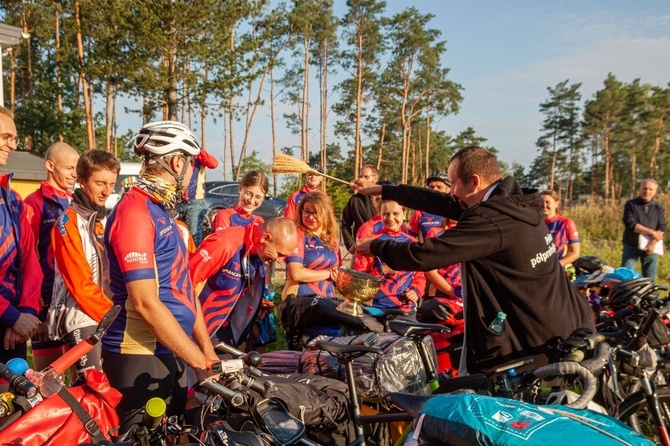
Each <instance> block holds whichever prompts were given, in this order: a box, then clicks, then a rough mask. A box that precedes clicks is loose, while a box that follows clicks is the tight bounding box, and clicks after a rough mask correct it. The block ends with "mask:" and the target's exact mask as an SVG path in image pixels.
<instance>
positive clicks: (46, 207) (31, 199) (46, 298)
mask: <svg viewBox="0 0 670 446" xmlns="http://www.w3.org/2000/svg"><path fill="white" fill-rule="evenodd" d="M71 199H72V194H71V193H70V192H69V191H67V192H66V191H61V190H58V189H56V188H54V187H53V186H52V185H50V184H49V183H47V182H46V181H42V183H41V184H40V187H39V189H37V190H36V191H35V192H33V193H32V194H30V195H28V196H27V197H26V199H25V200H24V201H23V203H24V205H25V206H28V207H30V208H31V209H32V212H30V213H29V218H28V223H29V224H30V228H31V229H32V231H33V236H34V237H35V239H36V240H37V254H38V256H39V260H40V268H41V269H42V275H43V276H44V279H43V281H42V304H43V305H44V309H43V312H44V311H46V309H48V308H49V304H50V303H51V294H52V291H53V285H54V253H53V249H52V248H51V229H52V228H53V227H54V224H55V223H56V220H57V219H58V217H59V216H60V215H61V214H62V213H63V212H64V211H65V210H66V209H67V208H68V207H69V206H70V200H71ZM43 316H46V315H45V314H44V315H43Z"/></svg>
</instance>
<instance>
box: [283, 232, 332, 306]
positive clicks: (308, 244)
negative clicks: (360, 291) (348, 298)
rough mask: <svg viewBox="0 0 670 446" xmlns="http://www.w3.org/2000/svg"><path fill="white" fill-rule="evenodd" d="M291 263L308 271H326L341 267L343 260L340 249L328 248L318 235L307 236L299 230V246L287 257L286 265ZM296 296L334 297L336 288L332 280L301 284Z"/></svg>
mask: <svg viewBox="0 0 670 446" xmlns="http://www.w3.org/2000/svg"><path fill="white" fill-rule="evenodd" d="M289 263H299V264H301V265H302V266H303V267H305V268H307V269H311V270H314V271H324V270H329V269H333V268H335V267H337V266H339V265H340V263H342V260H341V259H340V251H339V249H338V250H337V251H335V250H333V249H331V248H329V247H328V246H326V245H325V244H324V243H323V241H322V240H321V239H320V238H319V237H317V236H316V235H312V234H306V233H305V232H304V231H303V230H302V229H298V245H297V246H296V248H295V250H294V251H293V252H292V253H291V255H289V256H287V257H286V264H287V265H288V264H289ZM296 294H298V295H301V296H307V295H311V294H316V295H317V296H323V297H333V296H335V287H334V286H333V281H332V280H331V279H330V278H329V279H327V280H319V281H317V282H300V283H299V284H298V290H297V293H296Z"/></svg>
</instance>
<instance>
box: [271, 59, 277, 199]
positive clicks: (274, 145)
mask: <svg viewBox="0 0 670 446" xmlns="http://www.w3.org/2000/svg"><path fill="white" fill-rule="evenodd" d="M270 128H271V132H272V163H273V164H274V162H275V158H276V157H277V130H276V129H275V76H274V64H273V65H272V66H271V67H270ZM272 189H273V192H272V195H274V196H275V197H276V196H277V174H276V173H273V174H272Z"/></svg>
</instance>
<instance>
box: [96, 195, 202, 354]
mask: <svg viewBox="0 0 670 446" xmlns="http://www.w3.org/2000/svg"><path fill="white" fill-rule="evenodd" d="M105 251H106V253H107V258H108V259H109V268H110V288H111V290H112V294H113V302H114V305H120V306H121V313H120V314H119V315H118V316H117V318H116V319H115V320H114V322H113V323H112V325H111V326H110V327H109V329H107V332H106V333H105V336H104V337H103V339H102V348H103V350H107V351H110V352H113V353H122V354H136V355H153V354H167V353H170V350H168V349H167V348H166V347H165V346H163V345H162V344H161V343H160V342H158V340H157V339H156V338H155V336H154V335H153V334H151V332H150V331H149V329H148V328H147V326H146V324H145V323H144V321H143V320H142V318H141V317H140V315H139V313H137V311H136V310H135V309H134V306H133V302H132V301H131V300H129V299H128V292H127V291H126V284H127V283H130V282H133V281H137V280H147V279H150V280H155V281H156V286H157V288H158V298H159V299H160V301H161V303H163V305H165V306H166V307H167V309H168V310H170V313H172V314H173V315H174V317H175V319H176V320H177V322H178V323H179V325H180V326H181V328H182V329H183V330H184V332H185V333H186V334H187V335H189V336H190V335H191V334H192V333H193V326H194V324H195V318H196V303H195V294H194V290H193V287H192V285H191V279H190V275H189V271H188V252H187V249H186V245H185V244H184V240H183V238H182V237H181V234H180V230H179V229H178V227H177V223H176V222H175V221H174V218H172V217H171V215H170V214H169V213H168V212H167V211H166V209H165V207H164V206H163V205H162V204H160V203H159V202H157V201H156V199H155V198H154V197H152V196H151V195H149V194H148V193H146V192H145V191H143V190H142V189H140V188H138V187H137V186H133V187H132V188H131V189H130V190H129V191H128V192H126V193H125V194H124V195H123V197H122V198H121V201H120V202H119V204H117V205H116V207H115V208H114V210H113V211H112V213H111V214H110V215H109V217H108V218H107V225H106V228H105Z"/></svg>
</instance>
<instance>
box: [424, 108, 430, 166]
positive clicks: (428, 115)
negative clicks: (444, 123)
mask: <svg viewBox="0 0 670 446" xmlns="http://www.w3.org/2000/svg"><path fill="white" fill-rule="evenodd" d="M428 175H430V106H428V108H427V109H426V176H425V178H428Z"/></svg>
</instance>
